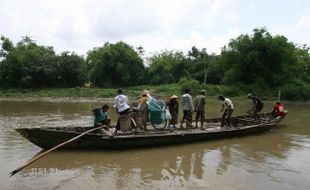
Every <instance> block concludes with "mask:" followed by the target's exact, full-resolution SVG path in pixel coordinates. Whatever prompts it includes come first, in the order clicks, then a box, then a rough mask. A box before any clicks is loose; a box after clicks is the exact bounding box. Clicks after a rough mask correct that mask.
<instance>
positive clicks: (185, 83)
mask: <svg viewBox="0 0 310 190" xmlns="http://www.w3.org/2000/svg"><path fill="white" fill-rule="evenodd" d="M179 85H180V90H181V93H183V92H184V90H185V89H187V88H188V89H191V92H192V94H198V93H199V92H200V90H201V85H200V83H199V81H197V80H194V79H187V78H181V79H180V81H179Z"/></svg>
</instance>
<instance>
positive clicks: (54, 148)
mask: <svg viewBox="0 0 310 190" xmlns="http://www.w3.org/2000/svg"><path fill="white" fill-rule="evenodd" d="M103 127H104V125H103V126H99V127H96V128H93V129H90V130H88V131H85V132H84V133H82V134H80V135H78V136H76V137H74V138H72V139H69V140H67V141H65V142H63V143H61V144H59V145H57V146H55V147H53V148H51V149H49V150H47V151H45V152H43V153H41V154H39V155H38V156H36V157H34V158H33V159H31V160H29V161H28V162H26V163H25V164H24V165H22V166H20V167H19V168H17V169H15V170H13V171H12V172H11V173H10V177H11V176H13V175H15V174H16V173H18V172H19V171H20V170H22V169H24V168H25V167H27V166H29V165H30V164H32V163H33V162H35V161H36V160H38V159H40V158H42V157H43V156H45V155H47V154H48V153H50V152H52V151H53V150H56V149H57V148H59V147H62V146H64V145H66V144H68V143H70V142H72V141H75V140H76V139H78V138H80V137H82V136H84V135H86V134H87V133H90V132H92V131H95V130H98V129H100V128H103ZM104 132H105V133H107V132H106V131H105V130H104Z"/></svg>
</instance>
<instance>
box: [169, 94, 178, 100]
mask: <svg viewBox="0 0 310 190" xmlns="http://www.w3.org/2000/svg"><path fill="white" fill-rule="evenodd" d="M174 98H178V97H177V96H176V95H174V94H173V95H172V96H171V97H170V99H174Z"/></svg>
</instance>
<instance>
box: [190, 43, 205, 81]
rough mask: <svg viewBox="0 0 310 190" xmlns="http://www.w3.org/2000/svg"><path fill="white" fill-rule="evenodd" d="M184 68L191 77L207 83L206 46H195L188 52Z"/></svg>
mask: <svg viewBox="0 0 310 190" xmlns="http://www.w3.org/2000/svg"><path fill="white" fill-rule="evenodd" d="M188 58H189V60H188V61H187V65H186V70H187V71H188V72H189V73H190V75H191V77H192V78H194V79H196V80H198V81H201V82H203V83H204V84H206V83H207V74H208V69H209V55H208V53H207V50H206V48H203V49H202V50H199V49H198V48H196V47H195V46H193V47H192V49H191V51H189V52H188Z"/></svg>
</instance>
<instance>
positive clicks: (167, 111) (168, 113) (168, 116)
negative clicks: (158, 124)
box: [165, 109, 172, 120]
mask: <svg viewBox="0 0 310 190" xmlns="http://www.w3.org/2000/svg"><path fill="white" fill-rule="evenodd" d="M165 117H166V120H170V119H172V117H171V114H170V112H169V110H168V109H166V110H165Z"/></svg>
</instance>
